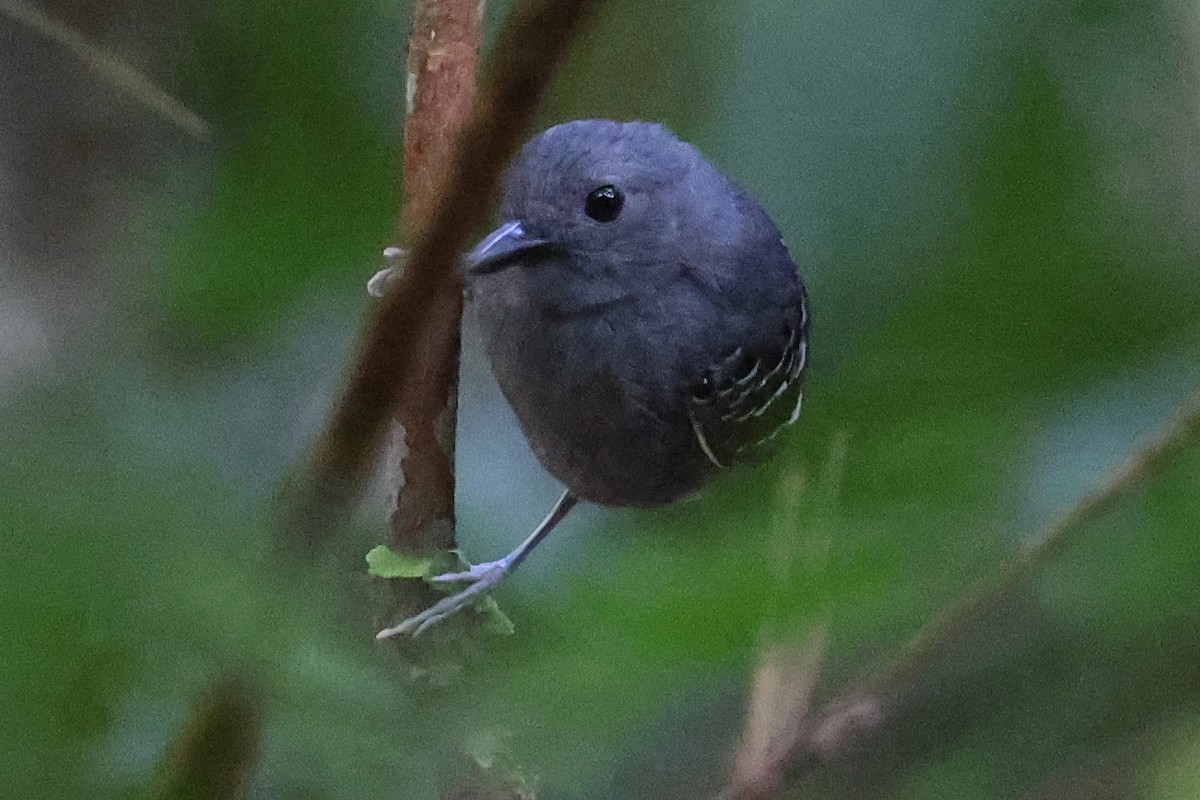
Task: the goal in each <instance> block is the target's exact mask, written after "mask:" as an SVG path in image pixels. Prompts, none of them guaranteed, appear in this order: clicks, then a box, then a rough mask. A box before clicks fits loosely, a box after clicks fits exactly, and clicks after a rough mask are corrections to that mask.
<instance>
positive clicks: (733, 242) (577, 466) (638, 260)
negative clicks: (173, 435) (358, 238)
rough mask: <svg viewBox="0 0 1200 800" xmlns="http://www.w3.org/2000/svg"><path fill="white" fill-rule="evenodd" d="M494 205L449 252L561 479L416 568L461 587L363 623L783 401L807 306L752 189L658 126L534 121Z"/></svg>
mask: <svg viewBox="0 0 1200 800" xmlns="http://www.w3.org/2000/svg"><path fill="white" fill-rule="evenodd" d="M500 219H501V220H502V224H501V225H500V226H499V227H498V228H497V229H496V230H495V231H494V232H492V233H491V234H490V235H488V236H487V237H486V238H484V239H483V241H482V242H480V243H479V245H478V246H477V247H476V248H475V249H474V250H472V251H471V252H470V253H469V254H467V256H466V258H465V259H464V266H463V270H464V273H465V278H466V284H467V300H468V304H469V306H470V307H472V308H473V310H474V312H475V313H476V314H477V315H478V318H479V320H480V322H481V324H482V328H483V332H484V337H485V341H486V343H487V353H488V356H489V357H490V359H491V363H492V369H493V371H494V372H495V374H496V378H497V380H498V381H499V383H500V388H501V389H502V390H503V392H504V395H505V397H506V398H508V402H509V403H510V404H511V405H512V407H513V410H514V411H515V412H516V415H517V419H518V420H519V421H520V423H521V428H522V430H523V431H524V433H525V436H526V438H527V439H528V440H529V443H530V445H531V446H532V448H533V451H534V453H536V454H537V457H538V459H539V460H540V461H541V463H542V465H543V466H544V467H545V468H546V469H547V471H549V472H550V474H551V475H553V476H554V477H555V478H557V479H558V480H559V481H561V482H562V483H563V485H564V486H565V487H566V491H565V492H563V495H562V498H561V499H560V500H559V501H558V503H557V505H555V507H554V509H553V510H552V511H551V512H550V514H549V515H548V516H547V517H546V519H545V520H543V521H542V523H541V525H539V526H538V527H537V529H536V530H535V531H534V532H533V533H532V534H530V536H529V538H527V539H526V540H525V541H524V542H522V543H521V544H520V545H519V546H518V547H517V548H516V549H515V550H513V551H512V552H511V553H509V554H508V555H507V556H505V557H504V558H502V559H500V560H499V561H491V562H487V563H484V564H477V565H475V566H473V567H471V568H470V570H468V571H467V572H458V573H451V574H446V575H439V576H437V577H435V578H433V579H432V580H434V581H438V582H461V583H468V584H470V585H469V586H468V587H467V588H465V589H463V590H462V591H460V592H458V593H457V594H453V595H450V596H448V597H446V598H444V599H442V600H441V601H440V602H438V603H436V604H435V605H434V606H432V607H431V608H429V609H427V610H425V611H423V612H422V613H420V614H417V615H416V616H414V617H411V618H409V619H407V620H404V621H403V622H401V623H400V624H399V625H397V626H395V627H393V628H389V629H387V630H385V631H382V632H380V634H379V636H380V638H382V637H385V636H391V635H394V634H398V633H411V634H414V635H415V634H419V633H421V632H422V631H424V630H425V629H426V628H429V627H430V626H432V625H435V624H437V623H438V622H440V621H442V620H444V619H446V618H447V617H449V616H451V615H453V614H455V613H457V612H458V611H460V610H461V609H463V608H464V607H466V606H468V605H470V604H472V603H474V602H476V600H477V599H478V598H479V597H480V596H481V595H482V594H483V593H484V592H487V591H488V590H490V589H491V588H492V587H494V586H495V585H496V584H498V583H499V582H500V581H501V579H502V578H503V577H504V576H505V575H506V574H507V573H509V572H511V571H512V570H513V569H514V568H516V566H517V565H518V564H520V563H521V561H523V560H524V559H525V557H526V556H528V555H529V553H530V552H531V551H532V550H533V548H534V547H535V546H537V544H538V542H540V541H541V540H542V539H543V538H544V537H545V536H546V535H547V534H548V533H549V532H550V531H551V529H553V528H554V526H555V525H557V524H558V523H559V522H561V521H562V519H563V518H564V517H565V516H566V515H567V514H568V513H569V512H570V510H571V509H572V508H573V507H574V506H575V504H576V503H577V502H578V501H579V500H590V501H592V502H594V503H599V504H601V505H608V506H660V505H665V504H667V503H671V502H673V501H675V500H677V499H679V498H680V497H682V496H684V495H686V494H688V493H690V492H694V491H696V490H697V489H700V488H701V487H702V486H704V485H705V484H706V483H708V481H709V480H711V479H712V478H713V476H714V475H716V474H717V472H719V471H720V470H722V469H725V468H727V467H729V466H732V465H733V464H735V463H736V462H737V461H738V460H739V459H741V458H742V457H744V456H745V455H748V454H750V453H751V452H752V451H754V450H756V449H759V448H760V446H761V445H764V444H766V443H767V442H768V441H770V440H771V439H773V438H774V437H775V435H776V434H777V433H778V432H779V431H780V429H782V428H783V427H785V426H787V425H790V424H791V423H793V422H795V421H796V418H797V416H799V414H800V404H801V400H802V395H801V376H802V375H803V373H804V366H805V362H806V356H807V350H808V326H809V319H808V303H807V299H806V295H805V291H804V284H803V283H802V282H801V280H800V277H799V275H798V274H797V271H796V265H795V264H794V263H793V262H792V259H791V258H790V257H789V256H788V252H787V249H786V247H785V246H784V244H783V241H782V239H781V237H780V234H779V230H778V228H776V227H775V225H774V223H772V222H771V220H770V218H769V217H768V216H767V214H766V212H765V211H763V209H762V208H761V207H760V206H759V205H758V203H756V202H755V201H754V200H753V199H752V198H751V197H749V196H748V195H747V194H746V193H745V192H744V191H742V189H741V188H739V187H738V186H737V185H736V184H734V183H733V182H732V181H730V180H729V179H728V178H726V177H725V176H724V175H722V174H721V173H720V172H718V171H717V169H716V168H715V167H713V166H712V164H710V163H708V162H707V161H706V160H705V159H704V158H703V156H701V155H700V153H699V152H698V151H697V150H696V149H695V148H694V147H692V146H691V145H689V144H686V143H684V142H681V141H679V140H678V139H676V138H675V137H674V136H672V135H671V133H670V132H669V131H667V130H666V129H665V128H663V127H662V126H660V125H654V124H650V123H644V122H628V123H620V122H610V121H606V120H580V121H576V122H569V123H566V124H563V125H556V126H555V127H553V128H550V129H549V130H547V131H545V132H544V133H542V134H540V135H538V136H537V137H535V138H534V139H532V140H531V141H530V142H529V143H528V144H526V145H525V146H524V148H522V150H521V151H520V153H519V154H518V155H517V157H516V159H515V161H514V162H513V165H512V167H511V169H510V170H509V172H508V176H507V179H506V183H505V187H504V195H503V202H502V203H501V206H500ZM387 274H388V271H387V270H385V271H384V272H383V273H380V275H379V276H376V279H374V280H373V285H374V286H376V287H377V286H378V285H379V278H380V277H386V275H387Z"/></svg>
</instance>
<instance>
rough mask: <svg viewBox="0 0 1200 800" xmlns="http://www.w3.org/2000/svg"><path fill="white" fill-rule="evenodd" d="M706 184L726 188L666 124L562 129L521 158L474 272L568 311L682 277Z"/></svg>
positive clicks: (474, 255)
mask: <svg viewBox="0 0 1200 800" xmlns="http://www.w3.org/2000/svg"><path fill="white" fill-rule="evenodd" d="M706 182H713V184H712V186H711V187H707V188H711V189H712V192H713V193H717V194H720V193H723V192H725V191H726V188H725V185H724V180H723V179H722V178H721V177H720V176H719V174H718V173H716V171H715V170H712V169H711V168H710V167H708V165H707V162H705V161H704V160H703V158H702V157H701V156H700V154H699V153H698V152H697V151H696V150H695V148H693V147H692V146H691V145H688V144H686V143H684V142H681V141H680V140H678V139H676V138H675V137H674V136H673V135H672V134H671V133H670V132H669V131H667V129H666V128H664V127H662V126H661V125H656V124H652V123H645V122H624V123H622V122H611V121H607V120H578V121H575V122H568V123H565V124H562V125H556V126H554V127H552V128H550V129H549V130H547V131H545V132H543V133H541V134H539V135H538V136H536V137H534V138H533V139H532V140H531V141H529V142H528V143H527V144H526V145H525V146H524V147H523V148H522V149H521V151H520V153H519V154H518V155H517V157H516V159H514V161H513V164H512V166H511V168H510V169H509V171H508V175H507V178H506V181H505V185H504V193H503V199H502V201H501V205H500V220H501V224H500V226H499V227H497V228H496V230H495V231H493V232H492V233H491V234H489V235H488V236H487V237H485V238H484V239H483V240H482V241H481V242H480V243H479V245H477V246H476V247H475V248H474V249H473V250H472V251H471V252H470V253H469V254H468V255H467V258H466V264H465V271H466V273H467V275H468V278H469V279H471V280H472V282H475V281H476V280H487V279H488V277H489V276H495V278H496V279H497V280H502V281H504V282H505V283H506V284H508V285H510V286H511V285H512V284H514V283H518V284H520V285H521V286H523V287H525V289H526V290H527V292H528V293H529V294H532V295H536V296H535V298H534V299H535V300H545V301H547V302H548V303H550V304H552V305H562V306H578V305H580V304H582V305H595V304H598V303H604V302H611V301H614V300H617V299H620V297H619V296H623V295H628V294H630V293H634V292H638V291H641V290H644V289H646V288H648V287H653V286H655V285H657V284H660V283H662V282H663V281H664V280H669V279H670V277H671V276H673V275H674V274H677V272H678V269H679V264H680V262H681V259H682V258H683V257H684V254H685V252H686V250H687V248H688V246H689V244H688V242H689V239H694V238H695V237H693V236H692V233H693V226H694V225H695V224H696V216H697V215H698V214H700V215H702V214H703V213H704V208H705V205H706V198H705V196H704V195H705V194H706V193H707V191H706V185H705V184H706ZM714 223H716V224H720V223H719V221H716V220H714ZM479 290H480V291H481V292H486V291H487V289H486V288H485V287H479Z"/></svg>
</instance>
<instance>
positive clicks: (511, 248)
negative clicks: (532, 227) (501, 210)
mask: <svg viewBox="0 0 1200 800" xmlns="http://www.w3.org/2000/svg"><path fill="white" fill-rule="evenodd" d="M553 247H554V244H553V242H550V241H547V240H546V239H538V238H536V237H533V236H530V235H528V234H527V233H526V232H525V229H524V228H523V227H521V223H520V222H506V223H504V224H503V225H501V226H500V227H499V228H496V230H494V231H492V232H491V233H489V234H488V235H487V236H485V237H483V241H481V242H480V243H479V244H477V245H475V249H473V250H472V251H471V252H469V253H467V255H466V256H465V257H464V258H463V268H464V269H465V271H466V272H467V273H468V274H474V275H482V274H485V273H488V272H496V271H497V270H501V269H504V268H505V267H511V266H512V265H513V264H516V263H517V262H518V261H520V260H521V257H522V256H525V255H528V254H530V253H533V252H535V251H539V250H540V251H545V250H548V249H550V248H553Z"/></svg>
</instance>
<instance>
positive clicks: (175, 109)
mask: <svg viewBox="0 0 1200 800" xmlns="http://www.w3.org/2000/svg"><path fill="white" fill-rule="evenodd" d="M0 12H3V13H4V14H6V15H7V16H9V17H11V18H13V19H15V20H17V21H18V22H22V23H24V24H26V25H28V26H29V27H31V28H33V29H34V30H35V31H37V32H38V33H40V34H42V35H43V36H45V37H46V38H47V39H50V40H51V41H53V42H55V43H56V44H59V45H61V46H62V47H63V48H64V49H66V50H67V51H68V52H70V53H71V54H72V55H73V56H75V57H76V58H78V59H79V60H80V61H82V62H83V63H84V65H85V66H87V67H89V68H90V69H93V70H95V71H96V72H97V73H99V74H100V77H102V78H103V79H104V80H106V81H108V82H109V83H111V84H112V85H113V86H115V87H117V88H118V89H120V90H121V91H123V92H125V93H126V94H128V95H130V96H132V97H133V98H134V99H135V100H137V101H138V102H140V103H141V104H142V105H144V106H146V107H147V108H149V109H150V110H151V111H152V112H154V113H155V114H157V115H158V116H160V117H162V118H163V119H165V120H167V121H168V122H170V123H172V124H174V125H176V126H177V127H179V128H180V129H182V130H183V131H184V132H185V133H187V134H190V135H191V136H194V137H196V138H197V139H200V138H203V137H205V136H207V135H208V123H207V122H205V121H204V120H203V119H202V118H201V117H200V116H199V115H198V114H196V113H194V112H192V111H190V110H189V109H188V108H187V107H185V106H184V105H183V104H182V103H180V102H179V101H178V100H176V99H175V98H173V97H171V95H169V94H167V93H166V92H165V91H163V90H162V89H160V88H158V86H156V85H155V84H154V83H153V82H152V81H151V80H150V79H149V78H147V77H146V76H145V75H143V74H142V73H140V72H138V71H137V70H136V69H134V68H133V67H131V66H129V65H128V64H126V63H125V62H124V61H122V60H121V59H120V58H119V57H117V56H116V55H114V54H112V53H110V52H108V51H107V50H105V49H103V48H101V47H97V46H96V45H94V44H92V43H90V42H89V41H88V40H87V39H86V38H84V37H83V36H82V35H81V34H80V33H79V32H78V31H76V30H75V29H74V28H71V27H70V26H68V25H66V24H64V23H62V22H59V21H58V20H56V19H54V18H53V17H51V16H48V15H47V14H46V13H45V12H43V11H42V10H41V9H39V8H38V7H37V6H35V5H33V4H32V3H28V2H26V0H0Z"/></svg>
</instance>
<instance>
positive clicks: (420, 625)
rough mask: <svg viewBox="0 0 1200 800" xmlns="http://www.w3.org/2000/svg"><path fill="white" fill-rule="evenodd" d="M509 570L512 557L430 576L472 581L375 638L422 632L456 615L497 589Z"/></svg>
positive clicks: (446, 580)
mask: <svg viewBox="0 0 1200 800" xmlns="http://www.w3.org/2000/svg"><path fill="white" fill-rule="evenodd" d="M508 570H509V563H508V560H507V559H500V560H499V561H488V562H486V563H483V564H476V565H474V566H473V567H471V569H470V570H468V571H467V572H448V573H446V574H444V575H436V576H434V577H432V578H430V579H429V580H430V581H436V582H438V583H451V582H458V581H469V582H470V583H471V585H470V586H468V587H467V588H465V589H463V590H462V591H461V592H456V593H454V594H452V595H450V596H448V597H443V598H442V599H441V600H439V601H437V602H436V603H434V604H433V605H432V606H430V607H429V608H427V609H425V610H424V611H422V612H421V613H420V614H417V615H415V616H412V617H409V618H408V619H406V620H404V621H402V622H400V623H399V624H398V625H394V626H393V627H391V628H385V629H383V630H381V631H380V632H379V633H377V634H375V638H376V639H387V638H389V637H392V636H402V635H411V636H413V637H417V636H420V635H421V634H422V633H424V632H425V631H427V630H429V629H430V628H432V627H433V626H434V625H437V624H438V623H439V622H442V621H444V620H447V619H450V617H453V616H454V615H455V614H457V613H459V612H460V611H462V610H463V609H465V608H467V607H468V606H472V605H474V604H475V603H476V602H478V600H479V599H480V598H481V597H482V596H483V595H485V594H486V593H487V592H488V591H490V590H491V589H494V588H495V587H496V586H497V585H498V584H499V583H500V581H502V580H503V579H504V576H505V575H507V574H508Z"/></svg>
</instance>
